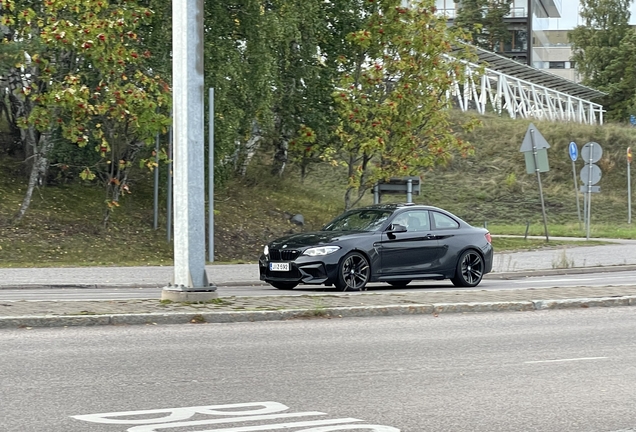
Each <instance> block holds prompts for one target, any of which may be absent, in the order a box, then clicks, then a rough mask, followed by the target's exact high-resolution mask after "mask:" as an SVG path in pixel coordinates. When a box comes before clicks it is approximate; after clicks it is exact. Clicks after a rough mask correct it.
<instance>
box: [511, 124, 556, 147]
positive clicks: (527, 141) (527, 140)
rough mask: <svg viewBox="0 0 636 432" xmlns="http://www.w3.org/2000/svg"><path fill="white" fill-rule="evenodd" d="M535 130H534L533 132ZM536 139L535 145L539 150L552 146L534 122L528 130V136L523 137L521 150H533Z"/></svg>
mask: <svg viewBox="0 0 636 432" xmlns="http://www.w3.org/2000/svg"><path fill="white" fill-rule="evenodd" d="M531 131H533V132H531ZM533 139H534V146H535V147H536V149H537V150H541V149H546V148H550V144H548V142H547V141H546V140H545V138H543V135H541V132H539V130H538V129H537V128H536V127H535V126H534V125H533V124H532V123H530V126H528V130H527V131H526V136H525V137H524V138H523V142H522V143H521V148H520V149H519V151H520V152H522V153H525V152H531V151H532V150H533V149H532V140H533Z"/></svg>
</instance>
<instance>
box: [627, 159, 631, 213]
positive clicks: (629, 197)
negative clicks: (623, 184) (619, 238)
mask: <svg viewBox="0 0 636 432" xmlns="http://www.w3.org/2000/svg"><path fill="white" fill-rule="evenodd" d="M631 163H632V148H631V147H627V223H628V224H631V223H632V180H631V178H630V176H631V174H630V168H629V166H630V165H631Z"/></svg>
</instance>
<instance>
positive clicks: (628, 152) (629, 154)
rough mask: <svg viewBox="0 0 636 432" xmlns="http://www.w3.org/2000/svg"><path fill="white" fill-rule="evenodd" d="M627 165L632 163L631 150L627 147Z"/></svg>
mask: <svg viewBox="0 0 636 432" xmlns="http://www.w3.org/2000/svg"><path fill="white" fill-rule="evenodd" d="M627 163H632V148H631V147H627Z"/></svg>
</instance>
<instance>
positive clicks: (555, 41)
mask: <svg viewBox="0 0 636 432" xmlns="http://www.w3.org/2000/svg"><path fill="white" fill-rule="evenodd" d="M436 7H437V10H438V13H440V14H443V15H444V16H446V17H447V19H448V21H449V23H450V24H452V22H453V21H454V19H455V17H456V15H457V11H458V10H459V9H460V8H461V0H460V1H459V2H458V3H455V1H454V0H436ZM560 17H561V0H513V1H512V5H511V10H510V13H509V14H508V16H507V17H506V18H505V22H506V23H507V24H508V28H509V29H510V33H511V38H510V40H509V41H508V42H505V43H501V44H500V46H499V47H498V49H497V50H495V52H496V53H498V54H501V55H504V56H506V57H509V58H511V59H513V60H517V61H519V62H521V63H525V64H527V65H530V66H534V67H536V68H537V69H549V70H550V72H554V73H555V74H557V75H559V76H563V77H565V78H568V79H572V80H575V78H576V77H575V74H574V67H573V65H572V64H571V63H570V61H569V55H570V54H571V50H570V49H569V45H568V44H567V32H565V31H555V30H551V29H550V19H553V18H560ZM528 35H532V37H528ZM570 69H572V70H570Z"/></svg>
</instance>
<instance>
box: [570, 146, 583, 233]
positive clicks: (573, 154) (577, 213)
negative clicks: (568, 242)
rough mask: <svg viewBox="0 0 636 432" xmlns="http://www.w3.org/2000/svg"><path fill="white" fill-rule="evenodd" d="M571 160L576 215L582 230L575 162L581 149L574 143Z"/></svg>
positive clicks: (571, 148)
mask: <svg viewBox="0 0 636 432" xmlns="http://www.w3.org/2000/svg"><path fill="white" fill-rule="evenodd" d="M569 152H570V159H572V178H573V179H574V196H575V197H576V215H577V216H578V218H579V229H581V205H580V203H579V188H578V187H576V186H577V185H576V166H575V164H574V162H576V159H577V158H578V157H579V149H578V147H577V146H576V143H575V142H574V141H573V142H571V143H570V149H569Z"/></svg>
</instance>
